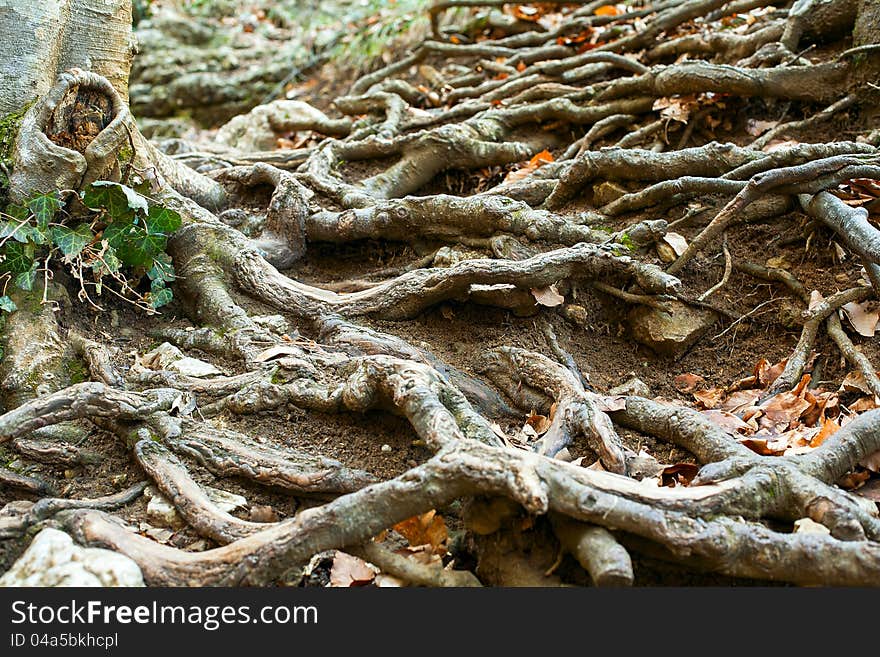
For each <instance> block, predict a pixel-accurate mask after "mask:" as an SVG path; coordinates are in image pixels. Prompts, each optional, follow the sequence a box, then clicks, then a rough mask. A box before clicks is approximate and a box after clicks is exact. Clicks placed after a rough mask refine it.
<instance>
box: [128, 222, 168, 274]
mask: <svg viewBox="0 0 880 657" xmlns="http://www.w3.org/2000/svg"><path fill="white" fill-rule="evenodd" d="M165 242H166V239H165V237H162V236H161V235H150V234H148V233H147V231H146V230H144V229H143V228H141V227H140V226H131V227H130V228H129V230H128V232H127V234H126V235H125V238H124V239H123V240H122V241H121V242H120V244H119V246H117V247H116V252H117V254H118V255H119V259H120V260H122V262H124V263H125V264H126V265H129V266H130V267H146V268H149V267H151V266H152V265H153V256H155V255H156V254H157V253H159V252H160V251H162V250H163V249H164V248H165Z"/></svg>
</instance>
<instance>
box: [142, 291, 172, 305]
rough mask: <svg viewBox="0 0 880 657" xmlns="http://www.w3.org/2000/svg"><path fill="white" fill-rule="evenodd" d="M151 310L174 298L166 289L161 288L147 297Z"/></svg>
mask: <svg viewBox="0 0 880 657" xmlns="http://www.w3.org/2000/svg"><path fill="white" fill-rule="evenodd" d="M147 298H148V299H149V302H150V307H151V308H161V307H162V306H164V305H165V304H167V303H168V302H169V301H171V299H173V298H174V295H173V293H172V292H171V290H169V289H168V288H167V287H163V288H161V289H159V290H157V291H155V292H150V293H149V294H148V295H147Z"/></svg>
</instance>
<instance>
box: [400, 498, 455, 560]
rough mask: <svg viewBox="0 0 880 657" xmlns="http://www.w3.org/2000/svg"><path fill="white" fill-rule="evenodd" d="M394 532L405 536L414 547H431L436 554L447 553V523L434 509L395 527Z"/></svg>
mask: <svg viewBox="0 0 880 657" xmlns="http://www.w3.org/2000/svg"><path fill="white" fill-rule="evenodd" d="M394 531H396V532H397V533H398V534H400V535H401V536H403V537H404V538H405V539H406V540H407V541H409V544H410V545H412V546H418V545H430V546H431V548H432V549H433V551H434V552H437V553H439V554H443V553H445V552H446V539H447V538H448V536H449V533H448V532H447V531H446V523H445V522H444V521H443V517H442V516H440V515H437V512H436V511H434V510H433V509H432V510H431V511H428V512H427V513H424V514H422V515H420V516H413V517H412V518H408V519H406V520H404V521H402V522H399V523H397V524H396V525H394Z"/></svg>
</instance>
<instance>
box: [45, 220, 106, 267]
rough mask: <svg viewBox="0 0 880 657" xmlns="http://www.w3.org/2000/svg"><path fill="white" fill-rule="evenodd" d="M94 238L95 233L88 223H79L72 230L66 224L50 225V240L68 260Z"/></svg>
mask: <svg viewBox="0 0 880 657" xmlns="http://www.w3.org/2000/svg"><path fill="white" fill-rule="evenodd" d="M94 238H95V235H94V233H92V229H91V228H89V226H88V224H80V225H79V226H77V227H76V228H75V229H73V230H71V229H70V228H68V227H67V226H53V227H52V241H53V242H55V244H57V245H58V248H59V249H61V253H63V254H64V257H65V258H67V259H68V260H69V259H72V258H74V257H76V256H78V255H79V254H80V253H81V252H82V250H83V249H84V248H86V246H88V244H89V242H91V241H92V240H93V239H94Z"/></svg>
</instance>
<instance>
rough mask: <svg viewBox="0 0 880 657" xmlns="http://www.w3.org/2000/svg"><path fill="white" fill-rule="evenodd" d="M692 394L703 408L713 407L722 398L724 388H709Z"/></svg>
mask: <svg viewBox="0 0 880 657" xmlns="http://www.w3.org/2000/svg"><path fill="white" fill-rule="evenodd" d="M692 394H693V396H694V399H696V400H697V401H698V402H700V403H701V404H702V405H703V408H715V407H716V406H718V404H719V402H720V401H721V400H722V399H723V398H724V388H709V389H708V390H700V391H698V392H695V393H692Z"/></svg>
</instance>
